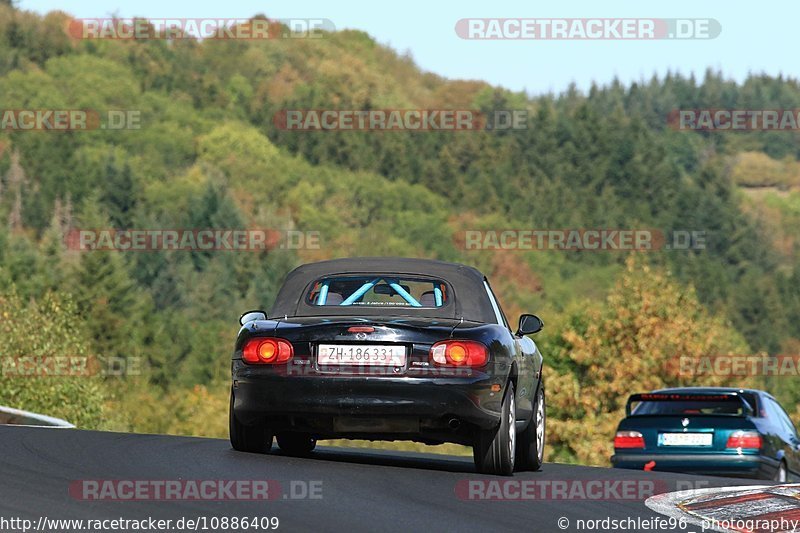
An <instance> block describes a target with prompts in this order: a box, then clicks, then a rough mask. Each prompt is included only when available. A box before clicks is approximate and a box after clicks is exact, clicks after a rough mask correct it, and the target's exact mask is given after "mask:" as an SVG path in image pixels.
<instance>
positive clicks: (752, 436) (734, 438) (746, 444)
mask: <svg viewBox="0 0 800 533" xmlns="http://www.w3.org/2000/svg"><path fill="white" fill-rule="evenodd" d="M725 447H726V448H749V449H755V450H758V449H760V448H761V435H759V434H758V433H756V432H755V431H741V430H739V431H734V432H733V433H731V436H730V437H728V443H727V444H726V445H725Z"/></svg>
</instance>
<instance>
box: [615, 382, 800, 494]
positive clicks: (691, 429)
mask: <svg viewBox="0 0 800 533" xmlns="http://www.w3.org/2000/svg"><path fill="white" fill-rule="evenodd" d="M626 414H627V416H626V417H625V418H624V419H623V420H622V421H621V422H620V423H619V427H618V428H617V433H616V435H615V437H614V455H613V456H612V457H611V462H612V464H613V465H614V466H615V467H616V468H633V469H638V470H641V469H644V468H647V469H648V470H663V471H672V472H684V473H691V474H707V475H720V476H730V477H747V478H761V479H772V480H775V481H778V482H784V481H787V480H794V479H798V478H800V437H798V433H797V429H796V428H795V426H794V424H793V423H792V421H791V419H790V418H789V415H787V414H786V411H784V409H783V408H782V407H781V406H780V404H779V403H778V402H777V401H776V400H775V398H773V397H772V396H771V395H770V394H768V393H766V392H764V391H761V390H754V389H732V388H700V387H689V388H679V389H662V390H656V391H653V392H649V393H643V394H634V395H632V396H631V397H630V398H629V399H628V403H627V413H626Z"/></svg>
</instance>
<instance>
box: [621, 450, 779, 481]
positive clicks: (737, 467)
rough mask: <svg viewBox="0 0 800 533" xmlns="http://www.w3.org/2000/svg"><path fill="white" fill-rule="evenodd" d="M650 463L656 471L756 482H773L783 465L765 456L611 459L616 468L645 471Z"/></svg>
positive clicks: (632, 455) (628, 455)
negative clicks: (653, 463) (737, 478)
mask: <svg viewBox="0 0 800 533" xmlns="http://www.w3.org/2000/svg"><path fill="white" fill-rule="evenodd" d="M650 461H655V466H654V467H653V470H656V471H663V472H682V473H686V474H702V475H710V476H727V477H743V478H754V479H771V478H772V477H773V475H774V474H775V471H776V470H777V468H778V464H779V463H778V461H776V460H774V459H771V458H769V457H765V456H763V455H738V454H669V455H666V454H664V455H662V454H649V455H648V454H646V453H618V454H615V455H612V456H611V464H612V465H613V466H614V468H628V469H633V470H643V469H644V466H645V465H646V464H647V463H649V462H650Z"/></svg>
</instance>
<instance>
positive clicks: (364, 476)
mask: <svg viewBox="0 0 800 533" xmlns="http://www.w3.org/2000/svg"><path fill="white" fill-rule="evenodd" d="M265 479H266V480H274V481H276V482H277V483H278V484H279V485H270V491H269V493H270V494H271V495H272V496H273V497H275V496H277V498H276V499H272V500H269V501H263V500H262V501H241V500H230V499H226V500H224V501H186V500H183V501H174V500H173V501H165V500H163V499H161V500H152V499H149V500H146V501H116V500H102V501H89V500H85V499H81V496H80V495H81V494H83V493H81V492H80V490H83V489H84V488H85V487H86V485H85V484H82V483H84V481H82V480H94V481H95V482H103V483H105V485H103V486H104V487H107V486H113V487H120V485H119V484H118V482H119V481H120V480H151V481H152V480H184V481H186V480H265ZM511 479H513V481H512V482H511V483H514V484H515V485H503V487H504V490H506V491H507V494H509V495H510V496H511V497H512V498H517V496H515V494H517V491H516V490H514V487H519V486H520V482H522V481H525V482H530V481H531V480H532V481H535V484H536V494H538V495H539V497H538V498H537V499H526V500H519V499H517V500H516V501H495V500H490V501H483V500H481V501H476V500H469V499H465V498H466V497H467V496H465V495H468V494H469V492H468V491H467V490H466V488H465V487H467V486H468V484H469V483H470V482H477V483H479V485H473V487H475V486H478V487H479V490H478V489H476V490H478V492H473V494H475V495H478V496H480V495H483V494H489V495H491V494H495V495H496V494H497V493H496V492H492V488H491V487H492V485H487V484H486V483H494V485H493V487H494V489H495V490H496V489H497V487H499V486H500V485H498V483H505V482H506V481H507V480H511ZM108 480H116V481H108ZM589 481H599V482H600V485H599V486H601V487H603V488H602V490H603V491H604V492H603V494H605V496H603V499H597V492H594V493H592V492H591V490H590V485H587V484H586V482H589ZM615 481H616V482H623V483H627V484H628V485H627V486H628V489H624V490H628V493H627V494H622V490H620V489H619V487H617V488H615V487H616V485H614V482H615ZM649 481H654V482H655V484H656V486H657V488H658V490H657V491H656V492H665V491H671V490H676V489H686V488H694V487H696V488H704V487H715V486H730V485H743V484H747V483H748V482H746V481H742V480H735V481H734V480H730V479H725V478H700V477H695V476H687V475H677V474H666V473H659V472H639V471H620V470H613V469H605V468H591V467H580V466H570V465H562V464H550V463H548V464H545V466H544V467H543V469H542V470H541V471H540V472H528V473H520V474H515V476H514V477H513V478H502V477H494V476H481V475H478V474H476V473H475V471H474V468H473V465H472V461H471V460H470V459H468V458H461V457H451V456H444V455H435V454H409V453H401V452H383V451H365V450H361V449H359V450H355V449H338V448H326V449H321V450H318V451H316V452H314V454H313V455H312V456H311V457H309V458H292V457H286V456H282V455H280V453H279V452H277V451H273V453H272V454H270V455H253V454H244V453H237V452H234V451H233V450H232V449H231V448H230V445H229V444H228V442H227V441H226V440H219V439H201V438H186V437H170V436H163V435H134V434H125V433H104V432H95V431H78V430H68V429H67V430H64V429H45V428H27V427H0V524H2V519H10V518H24V519H30V520H32V521H34V523H36V524H38V520H39V518H40V517H47V518H48V519H116V518H121V517H122V518H128V519H136V520H141V519H145V518H148V517H153V518H154V519H172V520H177V519H179V518H181V517H187V518H193V519H197V518H198V517H206V520H207V522H206V526H207V527H208V528H209V529H208V530H214V529H216V530H220V529H221V528H220V527H216V528H211V526H212V523H211V522H208V520H209V519H210V518H211V517H232V516H238V517H265V516H266V517H272V516H275V517H278V519H279V520H280V527H279V529H278V531H339V530H341V531H437V532H438V531H459V532H466V531H481V532H486V531H518V532H519V531H525V532H529V531H546V532H547V531H553V532H557V531H586V530H587V529H578V527H577V526H578V520H579V519H584V520H598V519H604V518H612V519H613V518H616V519H629V518H630V519H636V518H637V517H641V518H654V517H660V516H661V515H657V514H654V513H653V512H652V511H650V510H649V509H648V508H646V507H645V505H644V504H643V500H644V499H645V498H646V496H647V494H640V493H641V492H642V491H647V490H648V489H647V487H648V485H647V484H646V482H649ZM565 482H566V483H568V487H569V488H568V490H569V491H570V494H568V495H567V496H566V497H564V495H563V493H560V494H559V495H557V497H554V496H553V495H552V494H551V495H548V494H546V493H547V492H548V491H549V490H552V489H553V487H555V486H557V485H558V484H559V483H560V484H561V485H560V486H561V487H562V488H563V487H564V483H565ZM631 483H633V485H631ZM109 484H111V485H109ZM76 486H77V487H79V488H78V489H76ZM94 486H95V487H96V486H97V485H94ZM278 486H279V487H280V491H279V492H278V493H276V492H275V490H274V489H275V487H278ZM528 486H529V487H530V484H529V485H528ZM631 486H633V493H631V492H630V488H631ZM70 487H72V489H73V490H72V492H70ZM457 487H458V488H457ZM509 487H511V489H509ZM594 487H595V489H596V488H597V487H598V485H597V484H595V485H594ZM576 489H577V490H576ZM584 489H585V492H586V494H587V495H586V496H583V495H582V493H583V492H584ZM309 492H311V493H313V494H314V495H315V496H317V497H316V498H308V497H306V496H307V494H308V493H309ZM542 494H544V496H543V498H544V499H542V496H541V495H542ZM106 496H108V494H106ZM112 496H113V495H112ZM562 517H565V518H566V519H568V520H569V525H568V526H567V527H566V529H561V528H559V526H558V520H559V519H561V518H562ZM262 524H263V522H262ZM564 524H565V522H563V520H562V525H564ZM628 525H632V524H631V523H629V524H628ZM198 529H200V530H202V526H200V527H199V528H198ZM0 530H2V531H3V532H6V531H14V529H13V528H12V527H11V526H10V525H9V523H6V527H0ZM45 530H46V531H67V530H72V529H70V528H66V527H62V528H61V529H54V528H52V527H51V529H45ZM173 530H174V529H173ZM591 530H594V531H603V530H605V529H602V528H597V527H595V528H594V529H591ZM618 530H619V529H618ZM627 530H628V531H638V530H641V531H659V530H662V531H693V530H694V531H699V528H697V527H695V528H694V529H693V528H691V527H690V528H688V529H686V530H681V529H679V528H672V529H657V528H654V527H652V524H650V525H649V526H648V527H646V528H641V529H634V528H631V527H628V529H627ZM249 531H254V530H253V529H250V530H249ZM259 531H261V530H259Z"/></svg>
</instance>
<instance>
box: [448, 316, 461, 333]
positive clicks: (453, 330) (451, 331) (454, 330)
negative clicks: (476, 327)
mask: <svg viewBox="0 0 800 533" xmlns="http://www.w3.org/2000/svg"><path fill="white" fill-rule="evenodd" d="M463 323H464V317H463V316H461V317H460V318H459V319H458V324H456V325H455V326H453V329H451V330H450V338H453V333H455V332H456V328H457V327H458V326H460V325H461V324H463Z"/></svg>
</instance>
